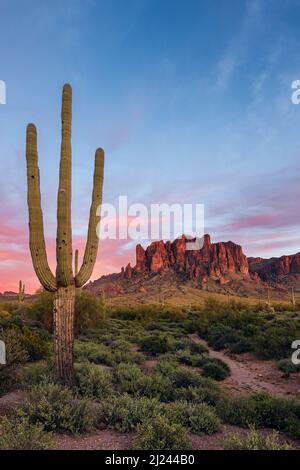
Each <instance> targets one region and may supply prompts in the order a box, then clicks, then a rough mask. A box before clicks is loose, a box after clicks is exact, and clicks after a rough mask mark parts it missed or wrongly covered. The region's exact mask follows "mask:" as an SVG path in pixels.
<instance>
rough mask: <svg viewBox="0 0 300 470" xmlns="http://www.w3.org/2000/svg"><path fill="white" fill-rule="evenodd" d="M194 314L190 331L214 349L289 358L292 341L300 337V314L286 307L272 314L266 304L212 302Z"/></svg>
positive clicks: (279, 307) (266, 357) (277, 309)
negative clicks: (206, 341) (205, 340)
mask: <svg viewBox="0 0 300 470" xmlns="http://www.w3.org/2000/svg"><path fill="white" fill-rule="evenodd" d="M193 315H194V316H193V317H192V320H191V319H190V327H189V328H190V331H191V330H194V331H197V332H198V333H199V335H200V336H202V337H203V338H205V339H207V340H208V342H209V344H210V345H211V346H212V347H213V348H214V349H217V350H219V349H224V348H226V349H227V348H228V349H229V350H230V351H232V352H234V353H243V352H248V351H253V352H254V353H256V354H257V355H258V356H259V357H262V358H265V359H281V358H284V357H287V356H288V355H289V354H290V345H291V343H292V341H293V340H294V339H295V338H297V337H298V336H299V334H300V318H299V313H298V312H297V311H294V312H288V311H286V306H284V305H276V312H269V311H267V310H266V309H265V307H264V306H263V305H257V306H249V305H248V306H247V305H245V304H243V303H240V302H228V303H225V302H218V301H216V300H214V299H209V300H208V301H206V302H205V304H204V307H203V308H202V309H201V311H200V312H198V313H195V312H194V314H193Z"/></svg>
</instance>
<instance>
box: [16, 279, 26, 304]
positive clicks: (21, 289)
mask: <svg viewBox="0 0 300 470" xmlns="http://www.w3.org/2000/svg"><path fill="white" fill-rule="evenodd" d="M18 300H19V303H22V302H24V300H25V284H23V282H22V281H19V293H18Z"/></svg>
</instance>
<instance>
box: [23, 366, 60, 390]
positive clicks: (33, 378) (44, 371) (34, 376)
mask: <svg viewBox="0 0 300 470" xmlns="http://www.w3.org/2000/svg"><path fill="white" fill-rule="evenodd" d="M53 381H54V376H53V365H52V364H51V363H50V362H46V361H39V362H34V363H31V364H26V366H24V367H23V368H22V371H21V383H22V385H23V386H24V387H25V388H26V387H32V386H33V385H38V384H46V383H51V382H53Z"/></svg>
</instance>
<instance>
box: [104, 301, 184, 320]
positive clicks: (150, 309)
mask: <svg viewBox="0 0 300 470" xmlns="http://www.w3.org/2000/svg"><path fill="white" fill-rule="evenodd" d="M111 316H112V317H113V318H118V319H122V320H138V321H140V322H143V323H145V324H147V323H150V322H153V321H156V320H158V319H165V320H171V321H181V320H185V319H186V317H187V314H186V312H185V311H184V310H183V309H182V308H181V307H175V306H171V305H166V306H164V307H162V306H160V305H157V304H145V305H130V306H118V307H114V308H113V309H112V312H111Z"/></svg>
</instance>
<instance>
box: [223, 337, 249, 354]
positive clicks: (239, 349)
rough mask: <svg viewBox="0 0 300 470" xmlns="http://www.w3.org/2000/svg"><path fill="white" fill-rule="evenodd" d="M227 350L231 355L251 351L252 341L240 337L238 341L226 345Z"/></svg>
mask: <svg viewBox="0 0 300 470" xmlns="http://www.w3.org/2000/svg"><path fill="white" fill-rule="evenodd" d="M228 349H229V351H231V352H232V353H235V354H242V353H246V352H249V351H252V350H253V344H252V341H250V340H249V339H247V338H244V337H242V336H241V337H240V339H239V340H237V342H236V343H230V344H228Z"/></svg>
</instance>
